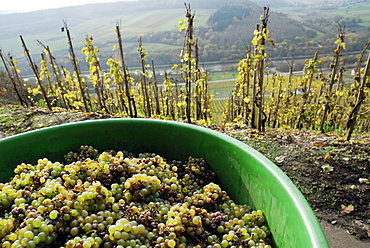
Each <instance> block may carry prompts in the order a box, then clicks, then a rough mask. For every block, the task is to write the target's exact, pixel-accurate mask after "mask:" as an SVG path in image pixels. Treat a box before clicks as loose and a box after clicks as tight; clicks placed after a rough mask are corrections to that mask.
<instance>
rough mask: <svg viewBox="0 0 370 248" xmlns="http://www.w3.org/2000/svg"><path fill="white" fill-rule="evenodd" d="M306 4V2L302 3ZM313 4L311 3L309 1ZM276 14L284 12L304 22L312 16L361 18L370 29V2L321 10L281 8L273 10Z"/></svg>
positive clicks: (314, 8) (363, 23) (316, 8)
mask: <svg viewBox="0 0 370 248" xmlns="http://www.w3.org/2000/svg"><path fill="white" fill-rule="evenodd" d="M302 2H304V1H302ZM307 2H311V1H307ZM272 10H273V11H275V12H282V13H285V14H287V15H288V16H289V17H290V18H293V19H295V20H298V21H302V20H304V19H305V18H312V16H314V17H317V18H319V17H320V16H323V17H324V16H332V17H334V16H343V17H361V19H362V21H363V22H362V23H361V24H360V25H363V26H365V27H370V15H369V13H370V2H363V3H358V4H353V5H348V6H345V7H338V8H319V7H310V8H303V7H281V8H272Z"/></svg>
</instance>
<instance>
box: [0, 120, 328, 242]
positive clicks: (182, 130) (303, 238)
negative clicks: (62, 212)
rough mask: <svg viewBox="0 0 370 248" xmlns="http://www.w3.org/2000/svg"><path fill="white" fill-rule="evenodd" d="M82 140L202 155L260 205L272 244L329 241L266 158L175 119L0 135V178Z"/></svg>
mask: <svg viewBox="0 0 370 248" xmlns="http://www.w3.org/2000/svg"><path fill="white" fill-rule="evenodd" d="M80 145H92V146H93V147H95V148H97V149H98V150H99V152H102V151H104V150H106V149H114V150H126V151H130V152H134V153H136V154H138V153H140V152H154V153H156V154H158V155H161V156H163V157H165V158H167V159H181V160H186V159H187V158H188V157H189V156H193V157H203V158H205V159H206V161H207V162H208V163H209V164H210V165H211V167H212V169H213V170H214V171H215V172H216V173H217V175H218V178H217V180H218V181H217V183H219V184H220V185H221V187H222V188H223V189H224V190H226V191H227V192H228V194H229V195H230V197H231V198H232V199H233V200H234V201H236V202H237V203H239V204H249V205H250V206H251V207H253V208H255V209H261V210H262V211H263V212H264V214H265V217H266V219H267V222H268V226H269V228H270V230H271V232H272V236H273V240H274V245H275V247H280V248H288V247H291V248H298V247H299V248H310V247H329V246H328V244H327V241H326V238H325V235H324V233H323V231H322V229H321V226H320V225H319V222H318V220H317V218H316V216H315V215H314V213H313V211H312V210H311V208H310V206H309V205H308V203H307V201H306V199H305V198H304V197H303V195H302V194H301V193H300V191H299V190H298V189H297V188H296V187H295V185H294V184H293V183H292V181H291V180H290V179H289V178H288V177H287V176H286V175H285V174H284V173H283V172H282V171H281V170H280V169H279V168H278V167H277V166H276V165H275V164H273V163H272V162H271V161H270V160H268V159H267V158H266V157H264V156H263V155H262V154H260V153H259V152H257V151H256V150H254V149H253V148H251V147H249V146H248V145H246V144H244V143H242V142H240V141H238V140H236V139H233V138H231V137H229V136H227V135H224V134H222V133H219V132H216V131H212V130H209V129H206V128H203V127H199V126H195V125H190V124H183V123H179V122H173V121H162V120H151V119H150V120H149V119H108V120H96V121H84V122H78V123H71V124H65V125H60V126H54V127H49V128H44V129H40V130H36V131H31V132H28V133H23V134H19V135H15V136H12V137H8V138H5V139H2V140H0V182H6V181H8V180H9V178H10V177H11V176H12V174H13V169H14V168H15V166H17V165H18V164H20V163H22V162H26V163H32V164H33V163H35V162H36V161H37V159H39V158H44V157H46V158H48V159H50V160H51V161H64V160H63V155H64V154H66V153H67V152H69V151H71V150H73V151H77V150H78V148H79V147H80Z"/></svg>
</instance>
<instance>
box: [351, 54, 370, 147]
mask: <svg viewBox="0 0 370 248" xmlns="http://www.w3.org/2000/svg"><path fill="white" fill-rule="evenodd" d="M369 74H370V54H369V56H368V58H367V62H366V66H365V70H364V75H363V77H362V80H361V85H360V87H359V89H358V94H357V99H356V104H355V106H354V107H353V109H352V111H351V113H350V115H349V118H348V121H347V128H348V132H347V141H349V140H350V139H351V135H352V133H353V130H354V129H355V126H356V120H357V116H358V113H359V111H360V108H361V104H362V103H363V101H364V100H365V98H366V97H365V87H366V84H367V83H368V81H370V80H369V78H370V75H369Z"/></svg>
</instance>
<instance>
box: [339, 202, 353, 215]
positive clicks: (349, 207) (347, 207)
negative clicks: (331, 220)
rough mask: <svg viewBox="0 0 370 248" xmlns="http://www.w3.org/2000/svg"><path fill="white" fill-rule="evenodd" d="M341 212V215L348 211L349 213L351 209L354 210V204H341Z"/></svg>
mask: <svg viewBox="0 0 370 248" xmlns="http://www.w3.org/2000/svg"><path fill="white" fill-rule="evenodd" d="M341 210H342V211H341V213H342V214H343V215H347V214H349V213H351V212H352V211H353V210H355V206H353V205H352V204H350V205H348V206H346V205H343V204H342V205H341Z"/></svg>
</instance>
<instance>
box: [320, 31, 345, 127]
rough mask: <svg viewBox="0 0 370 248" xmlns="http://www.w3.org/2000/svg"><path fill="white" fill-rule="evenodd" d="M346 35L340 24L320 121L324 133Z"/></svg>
mask: <svg viewBox="0 0 370 248" xmlns="http://www.w3.org/2000/svg"><path fill="white" fill-rule="evenodd" d="M344 37H345V32H344V29H343V30H342V27H341V26H339V28H338V39H337V41H336V42H335V43H336V44H337V48H336V49H335V50H334V62H333V64H332V72H331V77H330V82H329V89H328V94H327V99H326V102H325V105H324V112H323V115H322V119H321V123H320V132H322V133H324V123H325V121H326V118H327V115H328V112H329V109H330V104H331V98H332V89H333V85H334V83H335V81H336V78H337V72H338V68H339V59H340V57H341V56H342V50H343V49H345V48H346V43H344Z"/></svg>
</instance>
